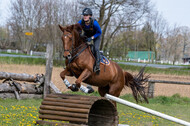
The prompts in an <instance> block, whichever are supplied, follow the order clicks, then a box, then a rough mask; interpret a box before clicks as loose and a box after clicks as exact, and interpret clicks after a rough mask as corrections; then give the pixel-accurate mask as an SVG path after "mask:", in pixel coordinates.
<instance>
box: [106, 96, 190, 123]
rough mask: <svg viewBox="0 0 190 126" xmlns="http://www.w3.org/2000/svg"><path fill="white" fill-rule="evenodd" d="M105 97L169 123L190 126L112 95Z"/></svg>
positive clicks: (182, 121)
mask: <svg viewBox="0 0 190 126" xmlns="http://www.w3.org/2000/svg"><path fill="white" fill-rule="evenodd" d="M105 97H106V98H107V99H110V100H113V101H116V102H118V103H120V104H124V105H127V106H129V107H132V108H135V109H139V110H141V111H144V112H147V113H150V114H153V115H156V116H159V117H161V118H164V119H167V120H170V121H173V122H176V123H179V124H182V125H185V126H190V123H189V122H186V121H184V120H181V119H178V118H175V117H172V116H169V115H166V114H163V113H160V112H157V111H155V110H152V109H149V108H146V107H143V106H140V105H137V104H135V103H132V102H129V101H126V100H123V99H121V98H118V97H115V96H112V95H109V94H106V95H105Z"/></svg>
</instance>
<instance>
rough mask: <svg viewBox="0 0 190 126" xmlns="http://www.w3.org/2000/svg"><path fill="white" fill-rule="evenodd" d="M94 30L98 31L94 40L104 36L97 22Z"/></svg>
mask: <svg viewBox="0 0 190 126" xmlns="http://www.w3.org/2000/svg"><path fill="white" fill-rule="evenodd" d="M94 29H95V30H96V34H95V35H94V38H97V37H98V36H100V35H101V34H102V30H101V28H100V25H99V24H98V22H97V21H96V20H95V21H94Z"/></svg>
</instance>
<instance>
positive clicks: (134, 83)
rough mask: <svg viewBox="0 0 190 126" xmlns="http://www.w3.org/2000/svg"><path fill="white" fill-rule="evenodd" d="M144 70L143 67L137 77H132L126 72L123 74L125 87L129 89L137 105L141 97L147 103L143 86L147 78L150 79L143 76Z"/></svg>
mask: <svg viewBox="0 0 190 126" xmlns="http://www.w3.org/2000/svg"><path fill="white" fill-rule="evenodd" d="M144 69H145V67H143V68H142V69H141V70H140V72H139V73H138V75H136V76H133V75H131V74H130V73H128V72H124V73H125V85H126V86H128V87H130V88H131V90H132V92H133V96H134V98H135V100H136V102H137V103H138V101H142V99H141V98H142V97H143V98H144V100H145V101H146V102H147V103H149V102H148V99H147V96H146V93H145V86H144V84H145V83H146V82H147V81H148V78H149V77H150V76H149V75H148V76H145V77H144V75H145V74H144Z"/></svg>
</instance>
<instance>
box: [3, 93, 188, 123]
mask: <svg viewBox="0 0 190 126" xmlns="http://www.w3.org/2000/svg"><path fill="white" fill-rule="evenodd" d="M67 93H71V92H67ZM72 94H80V95H81V94H83V95H85V94H84V93H81V92H76V93H72ZM88 95H89V94H88ZM90 95H93V96H99V94H98V93H97V92H95V93H92V94H90ZM121 98H122V99H126V100H128V101H131V102H134V103H135V100H134V98H133V97H132V95H129V94H128V95H124V96H121ZM41 101H42V99H27V100H20V101H17V100H15V99H6V100H3V99H0V125H1V126H13V125H14V126H21V125H23V126H25V125H27V126H30V125H32V126H34V125H35V121H36V120H38V119H39V118H38V116H39V114H38V111H39V106H40V104H41ZM149 102H150V103H149V104H145V103H140V105H142V106H145V107H148V108H151V109H153V110H157V111H159V112H162V113H165V114H168V115H171V116H174V117H177V118H180V119H183V120H186V121H189V122H190V98H187V97H180V95H179V94H175V95H173V96H172V97H165V96H159V97H155V98H153V99H149ZM117 110H118V115H119V123H120V124H129V125H130V126H180V125H179V124H176V123H174V122H170V121H167V120H165V119H161V118H159V117H156V116H154V115H151V114H147V113H144V112H141V111H139V110H136V109H133V108H130V107H127V106H124V105H121V104H117Z"/></svg>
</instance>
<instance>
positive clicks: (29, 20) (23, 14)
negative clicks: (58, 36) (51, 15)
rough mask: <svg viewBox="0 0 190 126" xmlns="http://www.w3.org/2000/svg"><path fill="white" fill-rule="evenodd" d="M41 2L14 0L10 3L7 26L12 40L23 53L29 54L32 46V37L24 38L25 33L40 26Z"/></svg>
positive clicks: (37, 0)
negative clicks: (9, 28)
mask: <svg viewBox="0 0 190 126" xmlns="http://www.w3.org/2000/svg"><path fill="white" fill-rule="evenodd" d="M42 2H43V0H15V1H11V8H10V10H11V16H10V20H9V22H8V24H9V25H10V27H11V31H12V34H13V36H14V39H15V40H16V41H17V42H18V44H19V47H20V49H21V50H23V51H24V52H27V53H29V51H30V48H31V47H32V45H33V44H34V43H33V42H34V38H35V37H34V36H26V35H25V33H26V32H33V31H34V29H36V28H37V27H38V26H39V25H41V20H42V19H43V17H42V13H41V12H42Z"/></svg>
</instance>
